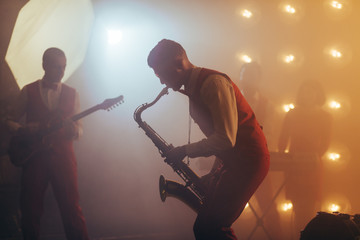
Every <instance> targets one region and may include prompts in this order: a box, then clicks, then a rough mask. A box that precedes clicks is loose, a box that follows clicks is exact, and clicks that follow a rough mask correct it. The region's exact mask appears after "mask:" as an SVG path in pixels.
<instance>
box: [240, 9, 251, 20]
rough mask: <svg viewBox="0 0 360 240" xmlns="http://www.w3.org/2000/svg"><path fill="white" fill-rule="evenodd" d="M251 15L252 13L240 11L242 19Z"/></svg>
mask: <svg viewBox="0 0 360 240" xmlns="http://www.w3.org/2000/svg"><path fill="white" fill-rule="evenodd" d="M252 15H253V13H252V12H251V11H249V10H247V9H244V10H242V11H241V16H243V17H244V18H251V17H252Z"/></svg>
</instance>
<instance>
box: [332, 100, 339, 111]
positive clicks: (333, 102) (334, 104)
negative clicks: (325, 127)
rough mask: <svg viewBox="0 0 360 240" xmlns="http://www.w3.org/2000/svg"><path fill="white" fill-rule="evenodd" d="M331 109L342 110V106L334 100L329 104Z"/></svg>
mask: <svg viewBox="0 0 360 240" xmlns="http://www.w3.org/2000/svg"><path fill="white" fill-rule="evenodd" d="M329 107H330V108H332V109H339V108H341V104H340V103H339V102H337V101H335V100H333V101H331V102H330V103H329Z"/></svg>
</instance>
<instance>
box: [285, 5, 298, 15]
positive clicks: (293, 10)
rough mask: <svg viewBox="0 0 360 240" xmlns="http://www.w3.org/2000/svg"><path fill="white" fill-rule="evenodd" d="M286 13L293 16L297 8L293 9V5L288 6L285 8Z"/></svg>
mask: <svg viewBox="0 0 360 240" xmlns="http://www.w3.org/2000/svg"><path fill="white" fill-rule="evenodd" d="M285 11H286V12H288V13H291V14H294V13H295V12H296V10H295V8H294V7H292V6H291V5H286V6H285Z"/></svg>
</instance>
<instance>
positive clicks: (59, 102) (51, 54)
mask: <svg viewBox="0 0 360 240" xmlns="http://www.w3.org/2000/svg"><path fill="white" fill-rule="evenodd" d="M42 65H43V69H44V71H45V74H44V76H43V78H42V79H41V80H37V81H35V82H33V83H30V84H28V85H26V86H25V87H24V88H23V89H22V90H21V92H20V95H19V98H18V101H17V103H16V105H15V109H14V118H15V119H16V120H18V119H21V118H23V117H24V118H25V122H26V124H25V126H24V127H20V125H18V128H19V129H18V133H19V132H26V133H33V134H36V133H37V132H38V131H39V130H42V129H44V128H45V127H49V126H51V125H52V124H53V123H59V121H64V127H63V128H61V129H60V130H58V131H55V132H53V133H51V134H49V135H47V136H46V137H45V138H43V141H42V142H43V144H41V145H40V151H36V152H35V153H34V154H32V155H31V157H30V158H29V159H28V160H27V161H26V163H25V164H24V165H23V171H22V179H21V194H20V209H21V214H22V219H21V226H22V233H23V238H24V239H32V240H34V239H39V230H40V218H41V215H42V213H43V198H44V193H45V190H46V188H47V186H48V184H49V183H50V184H51V186H52V189H53V192H54V196H55V198H56V200H57V202H58V206H59V210H60V213H61V217H62V221H63V225H64V230H65V233H66V237H67V239H77V240H80V239H81V240H82V239H89V237H88V233H87V228H86V224H85V219H84V216H83V213H82V210H81V208H80V206H79V193H78V183H77V167H76V166H77V164H76V159H75V154H74V150H73V140H75V139H77V138H78V137H79V136H80V134H81V125H80V123H79V122H78V121H77V122H73V121H71V120H69V118H70V117H71V116H72V115H74V114H75V113H77V112H78V110H79V97H78V93H77V91H76V90H75V89H73V88H71V87H69V86H67V85H65V84H63V83H61V79H62V78H63V76H64V72H65V67H66V57H65V54H64V52H63V51H62V50H60V49H58V48H49V49H47V50H46V51H45V52H44V54H43V64H42ZM55 113H56V114H55ZM54 115H56V118H55V119H54ZM64 119H67V120H64ZM19 150H21V149H19Z"/></svg>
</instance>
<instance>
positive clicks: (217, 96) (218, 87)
mask: <svg viewBox="0 0 360 240" xmlns="http://www.w3.org/2000/svg"><path fill="white" fill-rule="evenodd" d="M148 64H149V66H150V67H151V68H152V69H153V70H154V73H155V74H156V76H158V77H159V79H160V82H161V83H162V84H165V85H166V86H167V87H170V88H172V89H173V90H174V91H181V92H182V93H184V94H185V95H187V96H188V97H189V100H190V115H191V117H192V118H193V119H194V121H195V122H196V123H197V124H198V125H199V127H200V129H201V131H202V132H203V133H204V134H205V136H206V138H205V139H203V140H201V141H198V142H195V143H191V144H186V145H184V146H180V147H175V148H174V149H172V150H170V151H169V152H168V153H167V155H166V157H167V159H169V160H170V161H173V162H176V161H182V160H183V159H184V157H186V156H189V157H191V158H195V157H200V156H211V155H215V156H216V161H215V164H214V167H213V169H212V171H211V173H210V174H209V175H205V176H204V177H203V182H204V184H205V183H207V184H208V186H209V189H210V190H209V192H208V194H207V196H206V200H205V203H204V205H203V207H202V208H201V209H200V211H199V212H198V216H197V218H196V221H195V224H194V234H195V237H196V239H197V240H201V239H204V240H205V239H206V240H211V239H214V240H215V239H217V240H218V239H237V238H236V236H235V235H234V233H233V231H232V229H231V225H232V223H233V222H234V221H235V220H236V219H237V218H238V217H239V216H240V214H241V213H242V211H243V209H244V207H245V205H246V203H247V202H248V201H249V199H250V198H251V196H252V195H253V193H254V192H255V190H256V189H257V187H258V186H259V185H260V183H261V182H262V181H263V179H264V177H265V176H266V174H267V172H268V169H269V152H268V149H267V145H266V140H265V137H264V135H263V132H262V130H261V128H260V125H259V124H258V122H257V121H256V119H255V115H254V113H253V111H252V110H251V108H250V106H249V104H248V103H247V102H246V100H245V98H244V97H243V96H242V94H241V92H240V90H239V89H238V87H237V86H236V85H235V84H234V83H233V82H232V81H231V79H230V78H229V77H228V76H227V75H225V74H224V73H220V72H217V71H215V70H210V69H206V68H200V67H196V66H195V65H193V64H192V63H191V62H190V61H189V59H188V58H187V55H186V52H185V50H184V48H183V47H182V46H181V45H180V44H178V43H177V42H174V41H171V40H167V39H163V40H161V41H160V42H159V43H158V44H157V45H156V46H155V47H154V48H153V49H152V50H151V52H150V54H149V56H148ZM182 87H184V89H183V90H182V89H181V88H182Z"/></svg>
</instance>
